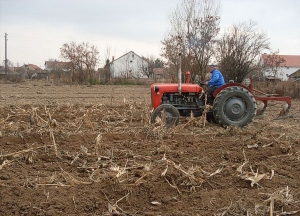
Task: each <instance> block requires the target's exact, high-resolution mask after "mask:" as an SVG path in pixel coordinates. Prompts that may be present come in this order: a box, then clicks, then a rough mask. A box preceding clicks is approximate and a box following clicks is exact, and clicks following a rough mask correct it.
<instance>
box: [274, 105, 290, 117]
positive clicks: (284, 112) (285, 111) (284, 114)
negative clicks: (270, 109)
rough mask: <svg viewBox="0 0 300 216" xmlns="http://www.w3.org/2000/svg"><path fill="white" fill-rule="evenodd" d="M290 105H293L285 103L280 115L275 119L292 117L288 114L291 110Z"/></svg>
mask: <svg viewBox="0 0 300 216" xmlns="http://www.w3.org/2000/svg"><path fill="white" fill-rule="evenodd" d="M290 107H291V106H289V104H284V105H283V107H282V109H281V110H280V112H279V115H278V116H277V117H276V118H275V119H274V120H280V119H287V118H291V117H292V116H289V115H288V114H289V111H290Z"/></svg>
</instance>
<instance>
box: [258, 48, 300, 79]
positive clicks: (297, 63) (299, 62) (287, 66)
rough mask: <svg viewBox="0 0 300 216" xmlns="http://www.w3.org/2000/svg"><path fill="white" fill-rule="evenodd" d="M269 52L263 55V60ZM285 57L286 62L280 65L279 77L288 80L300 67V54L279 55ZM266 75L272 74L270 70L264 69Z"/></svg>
mask: <svg viewBox="0 0 300 216" xmlns="http://www.w3.org/2000/svg"><path fill="white" fill-rule="evenodd" d="M267 56H268V54H263V55H262V61H264V59H266V58H267ZM278 56H279V57H280V58H283V59H284V60H285V62H283V63H281V64H280V66H279V67H278V77H277V78H279V79H281V80H283V81H284V80H288V79H289V77H290V75H291V74H293V73H295V72H296V71H298V70H299V69H300V55H278ZM264 74H265V76H272V72H271V71H270V70H268V69H267V70H266V71H264Z"/></svg>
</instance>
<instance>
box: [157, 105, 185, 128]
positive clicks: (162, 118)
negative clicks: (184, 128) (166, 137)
mask: <svg viewBox="0 0 300 216" xmlns="http://www.w3.org/2000/svg"><path fill="white" fill-rule="evenodd" d="M179 116H180V114H179V112H178V110H177V109H176V108H175V107H174V106H172V105H171V104H162V105H160V106H159V107H157V108H156V109H155V110H154V112H153V113H152V115H151V123H157V122H161V123H162V124H164V125H165V127H167V128H169V127H172V126H173V125H177V124H178V122H179Z"/></svg>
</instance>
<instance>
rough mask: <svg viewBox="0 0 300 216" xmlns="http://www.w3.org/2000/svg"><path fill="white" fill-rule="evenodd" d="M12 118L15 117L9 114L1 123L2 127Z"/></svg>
mask: <svg viewBox="0 0 300 216" xmlns="http://www.w3.org/2000/svg"><path fill="white" fill-rule="evenodd" d="M10 117H13V115H9V114H8V115H7V117H6V118H5V119H4V120H2V121H1V122H0V125H2V124H4V123H5V122H6V121H7V120H8V119H9V118H10Z"/></svg>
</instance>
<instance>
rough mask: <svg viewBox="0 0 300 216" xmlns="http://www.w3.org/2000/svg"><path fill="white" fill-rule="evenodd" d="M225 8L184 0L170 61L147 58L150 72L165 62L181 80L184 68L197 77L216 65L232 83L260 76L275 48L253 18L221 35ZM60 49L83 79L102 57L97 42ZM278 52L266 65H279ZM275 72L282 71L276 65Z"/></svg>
mask: <svg viewBox="0 0 300 216" xmlns="http://www.w3.org/2000/svg"><path fill="white" fill-rule="evenodd" d="M220 8H221V5H220V1H219V0H182V2H181V3H180V4H179V5H177V7H176V8H175V9H174V10H173V11H172V12H171V14H170V18H169V21H170V30H169V31H168V32H167V34H166V36H165V37H164V38H163V39H162V41H161V42H162V50H161V56H162V57H163V59H164V61H162V60H160V59H151V58H145V57H143V58H144V59H146V60H147V61H148V62H149V70H148V71H147V72H145V73H151V71H152V70H153V68H154V67H156V66H157V65H159V66H165V67H168V68H169V71H171V72H172V73H173V75H174V77H175V79H176V77H177V71H178V70H179V67H180V66H181V69H182V71H190V72H191V74H192V78H194V79H195V77H196V76H197V77H199V79H204V77H205V74H206V73H207V65H209V64H211V63H214V64H217V65H218V67H219V68H220V70H221V71H222V73H223V75H224V77H225V79H226V81H228V80H234V81H236V82H242V80H243V79H244V78H245V76H247V75H248V74H250V73H253V74H257V75H259V74H260V73H259V71H261V69H262V67H263V66H262V65H261V62H260V57H261V54H262V53H263V52H266V51H269V50H270V43H269V38H268V37H267V34H266V33H264V32H263V31H260V30H258V29H257V23H255V22H253V21H251V20H250V21H248V22H242V23H237V24H233V25H232V26H231V27H229V28H227V29H225V31H224V32H223V33H222V34H220V20H221V17H220ZM60 51H61V56H62V58H63V59H64V60H67V61H70V62H71V63H72V64H71V65H72V68H71V69H72V71H78V72H79V77H78V79H79V80H81V81H82V80H90V79H91V78H92V76H93V71H94V69H95V66H96V65H97V64H98V63H99V61H100V58H99V51H98V49H97V48H96V47H95V46H92V45H89V44H88V43H82V44H76V43H75V42H71V43H66V44H64V45H63V46H62V48H61V49H60ZM108 53H109V52H108ZM179 54H181V62H180V63H179ZM276 56H277V53H275V52H273V58H272V59H269V61H267V64H266V65H264V67H271V66H272V61H275V62H277V63H278V59H276ZM109 64H110V60H109V58H106V61H105V66H104V70H105V74H106V75H105V80H107V79H109V77H110V74H109ZM278 66H279V64H278V65H277V67H278ZM271 70H272V71H273V72H274V75H276V65H275V68H274V66H273V68H271ZM148 75H149V74H147V76H148ZM148 77H149V76H148Z"/></svg>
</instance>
